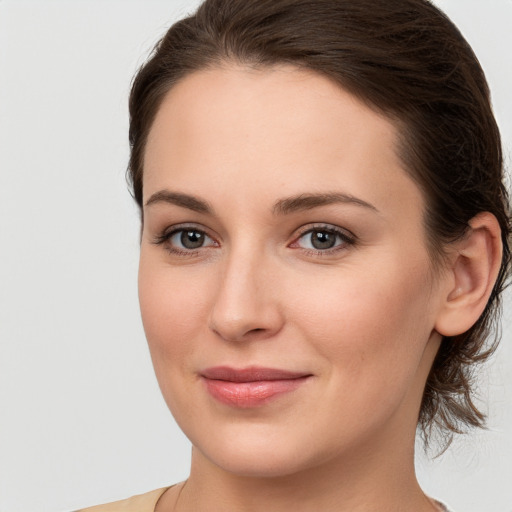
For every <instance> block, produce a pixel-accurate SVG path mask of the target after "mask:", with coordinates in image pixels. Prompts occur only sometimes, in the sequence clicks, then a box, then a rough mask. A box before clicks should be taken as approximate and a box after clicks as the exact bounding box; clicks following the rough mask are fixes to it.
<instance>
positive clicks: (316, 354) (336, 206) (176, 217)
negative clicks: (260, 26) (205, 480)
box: [139, 65, 446, 476]
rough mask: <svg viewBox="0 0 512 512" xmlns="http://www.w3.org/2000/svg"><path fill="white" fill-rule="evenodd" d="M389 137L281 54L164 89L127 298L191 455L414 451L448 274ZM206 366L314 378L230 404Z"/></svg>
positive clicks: (269, 465)
mask: <svg viewBox="0 0 512 512" xmlns="http://www.w3.org/2000/svg"><path fill="white" fill-rule="evenodd" d="M397 136H398V134H397V130H396V129H395V127H394V126H393V124H392V123H391V122H390V121H389V120H388V119H386V118H385V117H383V116H381V115H379V114H377V113H376V112H375V111H373V110H371V109H370V108H368V107H367V106H365V105H364V104H363V103H361V102H360V101H359V100H357V99H356V98H355V97H353V96H352V95H351V94H349V93H347V92H346V91H344V90H342V89H341V88H340V87H338V86H337V85H335V84H333V83H332V82H330V81H329V80H328V79H326V78H324V77H321V76H319V75H317V74H314V73H312V72H307V71H301V70H298V69H295V68H293V67H286V66H282V67H275V68H272V69H261V70H254V69H247V68H244V67H240V66H236V65H224V66H219V67H217V68H212V69H209V70H204V71H198V72H195V73H193V74H191V75H189V76H188V77H186V78H184V79H183V80H182V81H181V82H179V83H178V84H177V85H176V86H174V87H173V88H172V89H171V90H170V92H169V93H168V94H167V96H166V97H165V99H164V101H163V103H162V105H161V107H160V109H159V111H158V113H157V116H156V119H155V121H154V124H153V126H152V128H151V131H150V134H149V138H148V142H147V147H146V153H145V162H144V180H143V187H144V225H143V234H142V242H141V257H140V273H139V294H140V304H141V311H142V318H143V323H144V328H145V332H146V335H147V339H148V343H149V348H150V351H151V356H152V359H153V363H154V366H155V371H156V375H157V378H158V381H159V384H160V387H161V390H162V393H163V396H164V398H165V400H166V402H167V404H168V406H169V408H170V409H171V411H172V413H173V415H174V416H175V418H176V420H177V422H178V423H179V425H180V426H181V428H182V429H183V431H184V432H185V434H186V435H187V436H188V437H189V438H190V440H191V441H192V443H193V445H194V447H195V453H196V458H198V460H203V461H204V465H205V466H206V465H207V464H212V465H213V466H215V467H216V468H220V470H222V471H226V472H229V473H232V474H236V475H246V476H283V475H290V474H293V473H296V472H300V471H306V470H309V469H311V468H318V467H321V466H322V465H324V466H325V465H328V464H332V463H334V462H335V461H343V460H348V459H349V458H350V457H359V459H360V458H361V457H360V455H361V454H363V453H366V454H368V453H372V454H377V452H378V454H379V456H382V457H389V458H392V457H394V455H395V454H396V453H399V454H401V455H400V456H404V457H405V456H407V457H409V456H410V455H411V453H412V445H413V439H414V433H415V427H416V421H417V417H418V412H419V407H420V401H421V396H422V392H423V388H424V385H425V381H426V378H427V375H428V372H429V369H430V367H431V365H432V361H433V359H434V357H435V353H436V351H437V349H438V347H439V343H440V339H441V336H440V335H439V334H438V333H437V332H436V330H435V326H436V321H437V316H438V313H439V311H440V309H441V304H442V301H443V298H444V297H445V295H446V286H445V282H444V281H443V274H442V273H440V272H438V270H436V269H434V268H433V265H432V262H431V261H430V259H429V255H428V251H427V245H426V232H425V228H424V223H423V212H424V198H423V196H422V193H421V190H420V189H419V187H418V186H417V185H416V184H415V183H414V181H413V180H412V179H411V178H410V177H409V175H408V174H407V172H406V171H405V170H404V167H403V164H402V162H401V160H400V158H399V156H398V154H397V150H396V145H397ZM217 366H229V367H233V368H247V367H251V366H262V367H270V368H277V369H284V370H288V371H293V372H302V373H304V374H307V375H309V376H310V377H309V378H308V379H306V381H305V382H304V383H303V384H301V385H300V386H299V387H298V388H297V389H296V390H294V391H292V392H289V393H284V394H283V395H280V396H279V397H277V398H276V399H274V400H271V401H269V402H268V403H265V404H263V405H261V406H258V407H249V408H237V407H231V406H229V405H226V404H223V403H220V402H219V401H218V400H216V399H215V398H214V397H212V396H211V394H210V393H208V391H207V390H206V388H205V385H204V382H203V379H202V378H201V372H202V371H203V370H204V369H205V368H209V367H217ZM405 453H407V455H404V454H405ZM376 456H377V455H376Z"/></svg>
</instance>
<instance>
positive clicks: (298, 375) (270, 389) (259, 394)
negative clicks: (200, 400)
mask: <svg viewBox="0 0 512 512" xmlns="http://www.w3.org/2000/svg"><path fill="white" fill-rule="evenodd" d="M200 375H201V377H202V379H203V381H204V383H205V385H206V389H207V390H208V392H209V393H210V395H211V396H212V397H213V398H215V399H216V400H218V401H219V402H221V403H223V404H226V405H230V406H232V407H239V408H244V409H246V408H250V407H258V406H261V405H264V404H266V403H268V402H270V401H271V400H273V399H276V398H278V397H279V396H281V395H283V394H285V393H290V392H292V391H294V390H296V389H297V388H298V387H300V386H301V385H302V384H304V382H306V380H308V379H309V377H311V376H312V375H311V374H310V373H305V372H293V371H289V370H281V369H276V368H263V367H256V366H252V367H249V368H241V369H236V368H230V367H228V366H216V367H212V368H207V369H206V370H203V371H202V372H201V373H200Z"/></svg>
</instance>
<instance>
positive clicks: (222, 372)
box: [201, 366, 311, 382]
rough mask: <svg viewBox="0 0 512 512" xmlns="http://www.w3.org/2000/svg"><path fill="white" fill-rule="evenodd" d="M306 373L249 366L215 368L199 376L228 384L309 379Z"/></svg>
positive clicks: (206, 370)
mask: <svg viewBox="0 0 512 512" xmlns="http://www.w3.org/2000/svg"><path fill="white" fill-rule="evenodd" d="M310 375H311V374H310V373H307V372H294V371H290V370H281V369H278V368H264V367H260V366H251V367H248V368H238V369H237V368H231V367H229V366H215V367H212V368H206V369H205V370H203V371H202V372H201V376H202V377H205V378H206V379H211V380H225V381H228V382H257V381H265V380H292V379H300V378H302V377H309V376H310Z"/></svg>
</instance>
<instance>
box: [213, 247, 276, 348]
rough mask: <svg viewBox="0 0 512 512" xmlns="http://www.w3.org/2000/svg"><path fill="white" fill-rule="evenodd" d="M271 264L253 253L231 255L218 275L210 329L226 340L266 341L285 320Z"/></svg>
mask: <svg viewBox="0 0 512 512" xmlns="http://www.w3.org/2000/svg"><path fill="white" fill-rule="evenodd" d="M272 267H273V265H272V263H271V262H270V261H268V260H265V259H264V258H262V257H260V255H255V254H251V255H248V254H240V253H239V254H235V253H233V254H231V256H230V257H229V259H228V260H227V261H225V262H224V266H223V269H222V271H221V272H220V274H219V281H218V282H219V286H218V288H217V291H216V295H215V300H214V302H213V306H212V309H211V316H210V329H212V330H213V331H214V332H215V333H216V334H217V335H218V336H220V337H221V338H222V339H224V340H227V341H249V340H255V339H266V338H270V337H272V336H274V335H275V334H277V333H278V332H279V331H280V330H281V328H282V326H283V321H284V316H283V314H282V311H281V308H280V304H279V300H278V293H277V292H278V289H279V281H278V279H276V275H277V272H276V269H275V268H272Z"/></svg>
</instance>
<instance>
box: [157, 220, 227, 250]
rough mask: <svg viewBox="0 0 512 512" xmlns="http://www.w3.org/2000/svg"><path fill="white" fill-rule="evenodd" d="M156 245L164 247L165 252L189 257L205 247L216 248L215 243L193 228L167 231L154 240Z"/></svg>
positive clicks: (199, 230)
mask: <svg viewBox="0 0 512 512" xmlns="http://www.w3.org/2000/svg"><path fill="white" fill-rule="evenodd" d="M154 243H155V244H157V245H163V246H165V248H166V250H167V251H169V252H171V253H174V254H178V255H191V254H194V251H197V250H199V249H202V248H205V247H217V245H218V244H217V242H216V241H215V240H213V238H211V237H210V236H208V235H207V234H206V233H205V232H204V231H203V230H201V229H198V228H196V227H194V226H184V227H180V228H177V227H176V228H175V229H172V230H167V231H166V232H164V233H162V234H161V235H159V236H157V237H156V238H155V240H154Z"/></svg>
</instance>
